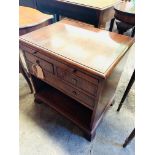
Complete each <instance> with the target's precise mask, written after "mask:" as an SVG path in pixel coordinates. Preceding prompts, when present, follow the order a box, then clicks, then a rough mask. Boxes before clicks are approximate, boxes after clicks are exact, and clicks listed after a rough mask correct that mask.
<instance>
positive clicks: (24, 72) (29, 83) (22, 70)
mask: <svg viewBox="0 0 155 155" xmlns="http://www.w3.org/2000/svg"><path fill="white" fill-rule="evenodd" d="M19 72H20V73H21V74H22V75H23V76H24V78H25V80H26V81H27V83H28V85H29V88H30V90H31V93H33V87H32V83H31V81H30V79H29V77H28V74H27V72H26V71H25V69H24V67H23V64H22V62H21V59H20V58H19Z"/></svg>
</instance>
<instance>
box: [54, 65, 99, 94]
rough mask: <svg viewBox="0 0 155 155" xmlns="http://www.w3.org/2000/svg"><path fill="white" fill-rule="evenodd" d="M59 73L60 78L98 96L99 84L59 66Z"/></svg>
mask: <svg viewBox="0 0 155 155" xmlns="http://www.w3.org/2000/svg"><path fill="white" fill-rule="evenodd" d="M56 70H57V75H58V77H59V78H61V79H63V80H65V81H67V82H69V83H71V84H72V85H73V86H76V87H78V88H80V89H82V90H84V91H87V92H88V93H90V94H92V95H93V96H96V92H97V86H96V85H95V84H93V83H91V82H89V81H87V80H85V79H83V78H80V77H78V76H76V72H67V71H66V70H64V69H62V68H60V67H57V68H56Z"/></svg>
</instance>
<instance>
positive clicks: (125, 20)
mask: <svg viewBox="0 0 155 155" xmlns="http://www.w3.org/2000/svg"><path fill="white" fill-rule="evenodd" d="M114 10H115V14H114V18H113V19H112V20H111V24H110V29H109V31H112V28H113V24H114V21H115V19H116V20H119V21H120V22H116V24H117V28H118V32H119V33H120V34H123V33H124V32H126V31H127V30H129V29H130V28H132V27H134V26H135V3H134V2H132V1H130V2H125V1H123V2H121V3H119V4H117V5H115V7H114ZM132 36H134V31H133V34H132Z"/></svg>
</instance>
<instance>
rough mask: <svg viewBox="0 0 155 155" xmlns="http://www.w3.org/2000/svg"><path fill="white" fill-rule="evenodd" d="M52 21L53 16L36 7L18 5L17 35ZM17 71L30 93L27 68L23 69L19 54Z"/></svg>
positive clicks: (30, 85)
mask: <svg viewBox="0 0 155 155" xmlns="http://www.w3.org/2000/svg"><path fill="white" fill-rule="evenodd" d="M52 23H53V16H51V15H46V14H43V13H41V12H40V11H38V10H36V9H32V8H29V7H23V6H20V7H19V35H24V34H26V33H29V32H31V31H34V30H37V29H39V28H41V27H44V26H47V25H49V24H52ZM19 72H20V73H22V75H23V76H24V78H25V80H26V81H27V83H28V85H29V87H30V90H31V93H32V92H33V88H32V84H31V81H30V79H29V76H28V73H27V70H26V69H25V67H24V65H23V61H22V57H21V52H20V56H19Z"/></svg>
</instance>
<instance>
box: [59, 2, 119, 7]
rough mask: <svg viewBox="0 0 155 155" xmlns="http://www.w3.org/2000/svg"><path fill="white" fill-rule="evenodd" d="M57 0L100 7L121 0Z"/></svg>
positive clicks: (111, 4) (112, 4)
mask: <svg viewBox="0 0 155 155" xmlns="http://www.w3.org/2000/svg"><path fill="white" fill-rule="evenodd" d="M57 1H60V2H64V3H71V4H75V5H82V6H85V7H91V8H98V9H105V8H109V7H111V6H114V5H115V4H117V3H118V2H120V0H57Z"/></svg>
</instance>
